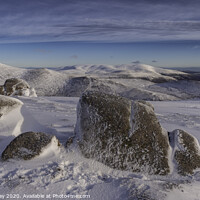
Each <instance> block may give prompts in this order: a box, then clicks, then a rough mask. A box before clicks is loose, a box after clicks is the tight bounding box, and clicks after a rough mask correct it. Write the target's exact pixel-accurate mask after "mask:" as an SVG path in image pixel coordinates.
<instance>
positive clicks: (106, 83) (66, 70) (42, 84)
mask: <svg viewBox="0 0 200 200" xmlns="http://www.w3.org/2000/svg"><path fill="white" fill-rule="evenodd" d="M12 77H13V78H21V79H24V80H25V81H27V82H28V83H29V85H30V86H31V87H33V88H35V89H36V92H37V95H39V96H77V97H80V95H81V94H82V93H83V92H84V91H85V90H91V89H92V90H99V89H100V88H101V90H104V91H106V92H109V93H117V94H119V95H121V96H124V97H127V98H130V99H133V100H134V99H143V100H180V99H191V98H199V97H200V90H199V89H198V88H200V83H199V80H200V79H199V77H198V76H195V75H194V74H189V73H184V72H181V71H177V70H168V69H162V68H157V67H153V66H150V65H145V64H132V65H73V66H66V67H58V68H48V69H47V68H35V69H22V68H16V67H11V66H7V65H4V64H0V78H1V79H0V82H2V84H3V82H5V80H6V79H7V78H12ZM188 81H190V83H191V84H187V83H188ZM80 86H81V87H80Z"/></svg>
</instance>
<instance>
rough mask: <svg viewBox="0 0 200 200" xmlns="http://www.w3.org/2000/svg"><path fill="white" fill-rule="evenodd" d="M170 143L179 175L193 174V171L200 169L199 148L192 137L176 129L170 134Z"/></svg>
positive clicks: (196, 141)
mask: <svg viewBox="0 0 200 200" xmlns="http://www.w3.org/2000/svg"><path fill="white" fill-rule="evenodd" d="M170 143H171V145H172V147H173V149H174V160H175V163H176V167H177V170H178V173H179V174H181V175H188V174H193V173H194V170H195V169H197V168H200V147H199V143H198V140H197V139H196V138H195V137H194V136H192V135H190V134H189V133H187V132H185V131H183V130H180V129H177V130H174V131H173V132H171V133H170Z"/></svg>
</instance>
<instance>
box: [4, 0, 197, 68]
mask: <svg viewBox="0 0 200 200" xmlns="http://www.w3.org/2000/svg"><path fill="white" fill-rule="evenodd" d="M199 8H200V2H199V1H198V0H190V1H188V0H176V1H172V0H168V1H159V0H101V1H99V0H84V1H83V0H56V1H55V0H34V1H30V0H17V1H16V0H6V1H4V0H0V62H1V63H5V64H9V65H13V66H18V67H59V66H66V65H74V64H130V63H132V62H133V63H135V62H141V63H146V64H150V65H154V66H161V67H200V56H199V55H200V12H199Z"/></svg>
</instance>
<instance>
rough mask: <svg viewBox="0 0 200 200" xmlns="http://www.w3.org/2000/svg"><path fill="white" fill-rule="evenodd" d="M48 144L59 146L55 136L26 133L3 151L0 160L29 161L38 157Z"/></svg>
mask: <svg viewBox="0 0 200 200" xmlns="http://www.w3.org/2000/svg"><path fill="white" fill-rule="evenodd" d="M50 143H54V145H57V146H59V145H60V144H59V141H58V140H57V138H56V137H55V136H52V135H49V134H46V133H41V132H38V133H35V132H26V133H22V134H21V135H19V136H18V137H16V138H15V139H14V140H13V141H12V142H11V143H10V144H9V145H8V146H7V147H6V149H5V150H4V151H3V153H2V156H1V157H2V160H8V159H11V158H13V159H23V160H30V159H32V158H34V157H35V156H37V155H40V153H41V152H42V150H43V149H44V148H45V147H47V146H48V145H49V144H50Z"/></svg>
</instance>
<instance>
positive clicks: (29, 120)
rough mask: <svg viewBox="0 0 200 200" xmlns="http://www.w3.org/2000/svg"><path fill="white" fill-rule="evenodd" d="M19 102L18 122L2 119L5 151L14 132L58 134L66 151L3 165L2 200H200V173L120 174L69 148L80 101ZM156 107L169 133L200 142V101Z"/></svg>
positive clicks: (49, 151) (1, 146) (48, 151)
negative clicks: (186, 135) (187, 135)
mask: <svg viewBox="0 0 200 200" xmlns="http://www.w3.org/2000/svg"><path fill="white" fill-rule="evenodd" d="M19 100H20V101H22V102H23V105H21V107H20V108H16V109H15V110H14V112H15V121H14V120H10V118H9V116H8V115H5V116H3V118H2V120H4V121H6V123H7V124H6V126H3V125H2V124H0V150H1V152H2V151H3V149H4V148H5V145H7V144H8V143H9V142H10V141H11V139H12V137H13V130H15V131H14V133H15V136H16V135H18V134H19V133H20V132H24V131H28V130H35V131H45V132H47V133H50V134H54V135H56V136H57V138H58V139H59V140H60V142H61V143H62V145H63V147H62V148H61V149H60V150H58V149H55V148H54V146H51V147H50V148H47V149H46V150H45V151H44V152H43V153H42V154H41V155H40V156H38V157H36V158H34V159H32V160H29V161H21V160H20V161H19V160H10V161H7V162H3V161H0V199H1V198H2V199H3V198H4V199H6V198H7V199H13V198H18V199H70V198H71V199H72V198H73V199H74V198H75V197H77V198H84V199H87V198H90V199H92V200H126V199H144V200H145V199H157V200H162V199H168V200H198V199H200V190H199V188H200V171H196V172H195V175H194V176H186V177H181V176H179V175H177V174H171V175H168V176H148V175H145V174H137V173H132V172H128V171H119V170H114V169H111V168H109V167H107V166H105V165H103V164H101V163H99V162H96V161H94V160H91V159H86V158H84V157H83V156H82V155H81V153H80V152H79V151H78V149H77V148H76V147H75V146H72V147H71V148H70V149H68V150H66V149H65V148H64V145H65V142H66V141H67V139H68V138H69V137H71V136H72V135H73V131H74V126H75V123H76V105H77V102H78V98H75V97H35V98H30V97H20V98H19ZM152 103H153V105H154V106H155V112H156V114H157V116H158V118H159V120H160V122H161V124H162V126H163V127H164V128H166V129H167V130H168V131H171V130H174V129H177V128H182V129H184V130H186V131H188V132H189V133H191V134H193V135H195V136H196V137H197V139H198V140H199V141H200V133H199V132H198V130H199V126H200V120H199V119H200V106H199V105H200V101H199V100H196V101H170V102H164V101H163V102H152ZM19 120H20V123H19ZM11 121H12V126H9V123H11ZM13 123H16V124H13ZM6 127H7V128H6ZM2 128H3V131H2ZM6 131H7V135H6V134H5V133H6ZM2 133H3V134H2ZM11 136H12V137H11ZM4 195H5V196H4ZM26 195H32V196H26ZM37 195H38V196H37ZM70 195H71V196H70ZM75 195H79V196H75ZM23 197H24V198H23ZM37 197H38V198H37ZM48 197H49V198H48Z"/></svg>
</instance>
